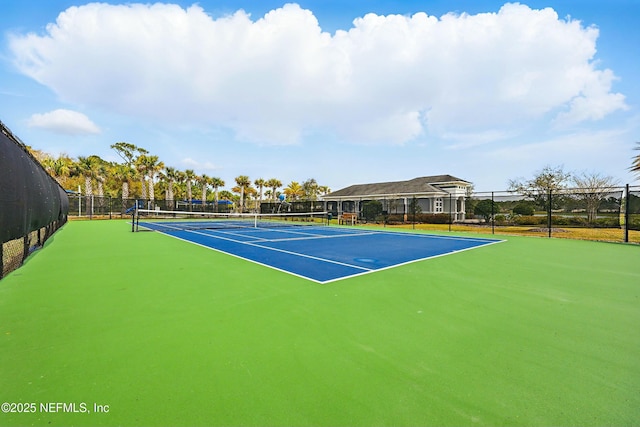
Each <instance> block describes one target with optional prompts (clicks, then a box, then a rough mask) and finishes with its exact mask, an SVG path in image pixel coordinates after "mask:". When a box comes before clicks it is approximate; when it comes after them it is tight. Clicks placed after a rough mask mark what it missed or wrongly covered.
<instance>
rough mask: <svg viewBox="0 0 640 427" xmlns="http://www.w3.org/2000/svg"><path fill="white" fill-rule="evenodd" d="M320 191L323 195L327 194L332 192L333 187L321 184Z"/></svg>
mask: <svg viewBox="0 0 640 427" xmlns="http://www.w3.org/2000/svg"><path fill="white" fill-rule="evenodd" d="M318 193H320V194H321V195H322V196H326V195H327V194H329V193H331V189H330V188H329V187H327V186H326V185H321V186H319V187H318Z"/></svg>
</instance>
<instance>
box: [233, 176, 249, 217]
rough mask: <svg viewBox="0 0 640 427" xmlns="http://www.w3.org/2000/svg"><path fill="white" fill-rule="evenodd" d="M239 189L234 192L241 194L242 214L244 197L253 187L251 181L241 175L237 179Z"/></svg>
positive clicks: (236, 188)
mask: <svg viewBox="0 0 640 427" xmlns="http://www.w3.org/2000/svg"><path fill="white" fill-rule="evenodd" d="M235 180H236V184H237V185H238V186H237V187H235V188H234V190H233V191H235V192H237V193H240V212H242V211H243V210H244V195H245V193H246V192H247V190H248V189H249V187H251V180H250V179H249V177H248V176H246V175H240V176H237V177H236V178H235Z"/></svg>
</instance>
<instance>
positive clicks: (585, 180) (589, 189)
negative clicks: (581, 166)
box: [573, 172, 619, 224]
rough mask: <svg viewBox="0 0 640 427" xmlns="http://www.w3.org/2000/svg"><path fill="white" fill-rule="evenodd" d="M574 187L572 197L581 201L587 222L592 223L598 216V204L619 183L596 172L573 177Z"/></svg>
mask: <svg viewBox="0 0 640 427" xmlns="http://www.w3.org/2000/svg"><path fill="white" fill-rule="evenodd" d="M573 182H574V183H575V185H576V187H577V188H576V189H575V191H574V196H575V197H576V198H577V199H578V200H582V201H583V202H584V204H585V206H586V211H587V222H589V223H590V224H591V223H593V222H594V221H595V219H596V217H597V215H598V208H599V207H600V203H602V201H603V200H604V199H605V198H606V197H607V196H608V195H609V194H611V193H612V192H613V191H614V190H615V189H614V187H616V186H618V185H619V182H618V181H617V180H616V179H615V178H613V177H611V176H604V175H601V174H599V173H597V172H582V173H581V174H580V175H576V176H574V177H573Z"/></svg>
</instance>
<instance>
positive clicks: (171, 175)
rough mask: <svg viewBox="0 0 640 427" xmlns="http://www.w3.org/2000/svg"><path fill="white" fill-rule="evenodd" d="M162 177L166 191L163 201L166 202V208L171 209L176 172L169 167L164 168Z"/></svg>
mask: <svg viewBox="0 0 640 427" xmlns="http://www.w3.org/2000/svg"><path fill="white" fill-rule="evenodd" d="M164 177H165V179H166V180H167V190H166V195H165V199H166V200H167V208H170V209H173V199H174V194H173V186H174V185H175V183H176V180H177V178H178V170H177V169H176V168H173V167H171V166H168V167H165V168H164Z"/></svg>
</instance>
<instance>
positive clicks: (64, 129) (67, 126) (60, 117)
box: [27, 109, 100, 135]
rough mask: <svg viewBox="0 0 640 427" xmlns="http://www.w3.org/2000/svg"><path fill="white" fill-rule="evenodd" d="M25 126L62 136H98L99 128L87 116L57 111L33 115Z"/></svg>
mask: <svg viewBox="0 0 640 427" xmlns="http://www.w3.org/2000/svg"><path fill="white" fill-rule="evenodd" d="M27 124H28V125H29V126H30V127H34V128H40V129H45V130H48V131H51V132H55V133H60V134H64V135H86V134H98V133H100V128H99V127H98V126H97V125H96V124H95V123H93V122H92V121H91V120H90V119H89V118H88V117H87V116H85V115H84V114H82V113H79V112H77V111H71V110H64V109H58V110H53V111H50V112H48V113H44V114H34V115H32V116H31V118H30V119H29V121H28V122H27Z"/></svg>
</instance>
